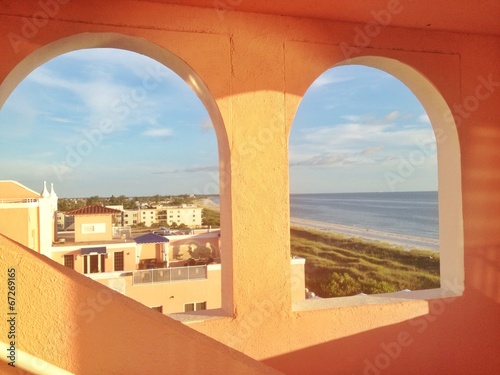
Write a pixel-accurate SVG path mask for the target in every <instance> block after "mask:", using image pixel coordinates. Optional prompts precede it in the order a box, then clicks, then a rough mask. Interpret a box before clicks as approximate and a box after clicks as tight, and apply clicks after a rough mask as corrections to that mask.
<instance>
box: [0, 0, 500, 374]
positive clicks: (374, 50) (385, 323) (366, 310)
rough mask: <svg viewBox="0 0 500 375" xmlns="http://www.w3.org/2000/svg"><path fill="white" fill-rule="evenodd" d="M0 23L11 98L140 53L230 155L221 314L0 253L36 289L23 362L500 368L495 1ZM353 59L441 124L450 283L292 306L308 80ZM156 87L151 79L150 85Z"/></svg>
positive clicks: (186, 370) (81, 11)
mask: <svg viewBox="0 0 500 375" xmlns="http://www.w3.org/2000/svg"><path fill="white" fill-rule="evenodd" d="M49 4H50V7H49ZM1 12H2V22H1V23H0V29H1V31H2V35H4V36H6V37H5V38H2V39H1V40H0V43H1V45H2V64H1V69H0V82H2V83H1V86H0V104H2V105H3V104H4V103H5V101H6V100H7V98H8V96H9V95H10V94H11V93H12V92H13V90H14V88H15V87H16V86H17V85H18V83H19V82H21V81H22V80H23V79H25V78H26V77H27V76H28V74H30V73H31V72H32V71H33V70H34V69H35V68H36V67H38V66H40V65H41V64H43V63H44V62H45V61H48V60H49V59H52V58H54V57H56V56H58V55H61V54H63V53H67V52H71V51H74V50H80V49H85V48H99V47H111V48H123V49H127V50H129V51H134V52H138V53H141V54H144V55H147V56H150V57H151V58H154V59H156V60H157V61H159V62H161V63H163V64H165V65H166V66H168V67H170V68H172V69H173V70H174V71H175V72H176V73H177V74H179V75H180V76H181V77H182V78H183V79H184V80H185V81H186V82H187V83H188V84H189V85H190V87H192V88H193V91H194V92H195V93H196V94H197V95H198V96H199V97H200V99H201V100H202V102H203V104H204V105H205V107H206V108H207V111H208V113H209V116H210V119H211V121H212V123H213V127H214V129H215V132H216V135H217V140H218V151H219V161H220V162H219V170H220V192H221V194H220V197H221V222H222V231H221V242H222V251H221V263H222V265H221V277H222V281H221V289H222V306H221V309H220V310H217V311H211V310H207V311H206V312H204V313H205V314H200V315H194V316H192V318H191V320H190V321H187V322H185V325H183V324H180V323H179V322H178V321H174V320H173V319H171V318H169V317H166V316H162V315H160V314H158V313H157V312H155V311H151V309H148V308H146V307H144V306H143V305H141V304H139V303H136V302H135V301H133V300H131V299H129V298H126V297H124V296H122V295H120V294H119V293H110V294H107V291H108V290H109V289H105V292H103V288H102V285H101V284H99V283H96V282H93V281H92V280H90V279H89V278H88V277H85V276H82V275H80V274H78V273H76V272H73V271H72V270H69V269H66V268H65V267H64V266H61V265H58V264H54V262H51V261H50V262H49V261H47V259H46V258H45V257H42V256H40V255H39V254H37V253H36V252H34V251H32V250H29V249H27V248H25V247H23V246H22V245H19V244H17V243H14V242H12V241H9V240H7V239H5V238H1V239H0V248H1V251H0V264H9V265H11V266H15V267H16V269H18V271H19V273H21V272H22V287H23V288H24V290H28V291H29V292H30V294H29V298H19V299H18V300H16V303H17V304H16V309H18V311H19V316H22V319H23V320H22V322H23V329H22V330H20V331H19V334H20V335H22V336H21V337H20V341H19V342H20V343H22V344H21V345H22V346H18V350H23V351H25V352H27V353H30V354H31V355H32V356H34V357H35V358H36V359H35V360H33V361H26V363H25V364H24V365H25V366H28V365H29V363H31V362H33V363H36V364H40V363H43V362H40V360H44V361H45V363H43V364H44V366H48V365H49V364H52V365H56V366H57V367H60V368H63V369H65V370H67V371H70V372H72V373H78V374H91V373H109V374H112V373H119V374H125V373H151V374H155V373H161V372H165V371H168V372H173V373H183V374H200V373H204V374H207V373H212V374H226V373H230V374H245V375H247V374H277V373H286V374H288V375H293V374H331V373H339V374H341V373H345V374H353V373H355V374H363V373H364V374H379V373H384V374H458V373H459V374H493V373H497V372H498V369H499V368H500V358H499V356H498V352H499V351H500V342H499V340H498V324H499V321H498V312H499V304H500V296H499V293H498V291H499V280H500V248H499V244H500V232H499V231H498V213H499V211H500V195H499V194H498V192H499V191H500V170H499V167H498V166H499V165H500V154H499V152H498V150H499V147H500V133H499V131H500V130H499V129H500V127H499V125H498V121H499V120H498V119H500V105H499V104H498V103H499V102H500V88H499V82H500V72H499V70H498V61H499V60H500V49H499V48H498V46H499V45H500V24H499V22H498V19H499V8H498V2H496V1H488V0H478V1H452V0H443V1H439V2H438V1H431V0H421V1H381V0H378V1H377V0H374V1H364V2H352V1H345V0H340V1H336V2H332V1H327V0H318V1H315V2H313V3H312V2H306V1H304V0H297V1H282V0H277V1H274V2H270V1H217V2H214V1H212V0H210V1H208V0H196V1H195V0H185V1H176V0H161V1H160V0H158V1H129V0H123V1H119V2H118V1H114V0H110V1H106V2H102V1H101V2H95V1H87V2H76V1H73V2H71V1H57V0H55V1H46V2H20V1H18V2H9V6H4V7H2V10H1ZM346 64H361V65H366V66H370V67H375V68H378V69H382V70H384V71H386V72H388V73H389V74H392V75H393V76H395V77H397V78H398V79H400V80H401V81H402V82H403V83H404V84H406V85H407V86H408V87H409V88H410V89H411V90H412V91H413V93H414V94H415V95H416V96H417V98H418V99H419V100H420V101H421V102H422V104H423V106H424V108H425V110H426V112H427V113H428V115H429V119H430V121H431V123H432V125H433V128H434V130H435V133H436V138H437V139H438V142H437V144H436V147H437V149H438V169H439V172H438V174H439V177H438V179H439V225H440V236H439V238H440V246H441V248H440V255H441V271H442V272H441V285H442V287H441V288H439V289H436V290H432V291H419V292H415V293H413V292H408V293H406V294H403V295H401V296H399V297H397V298H387V297H384V296H382V297H380V296H369V298H365V299H364V300H363V301H360V299H355V298H348V299H343V300H339V299H328V300H326V299H323V300H313V301H308V302H307V303H301V302H299V303H293V302H292V284H293V279H292V277H291V270H290V237H289V232H290V230H289V229H290V220H289V216H290V209H289V208H290V207H289V196H288V195H289V188H288V187H289V184H288V180H289V168H288V163H289V160H288V135H289V132H290V127H291V124H292V122H293V118H294V115H295V112H296V109H297V107H298V105H299V103H300V101H301V99H302V97H303V95H304V93H305V92H306V91H307V89H308V88H309V86H310V85H311V84H312V82H314V81H315V79H316V78H317V77H318V76H320V75H321V74H322V73H323V72H324V71H326V70H327V69H329V68H331V67H333V66H337V65H346ZM158 76H159V74H157V72H152V73H151V74H145V75H144V77H143V81H142V82H143V84H144V87H145V88H152V87H154V85H155V84H156V83H158V81H159V80H157V79H156V78H158ZM47 79H49V80H50V77H48V78H47ZM160 81H161V80H160ZM138 89H142V87H141V86H139V87H138ZM353 136H355V134H354V133H353ZM4 162H5V163H8V161H4ZM41 275H43V277H40V276H41ZM3 277H6V276H5V275H4V276H3ZM2 282H3V283H4V284H3V285H6V279H2ZM25 295H26V294H25ZM193 302H195V301H193ZM82 311H83V312H85V313H84V314H82ZM176 318H177V319H181V318H179V317H176ZM182 318H184V319H186V320H187V318H186V316H183V317H182ZM0 324H1V328H2V329H3V331H4V332H7V329H6V328H7V323H6V321H5V319H4V320H3V323H0ZM103 344H104V345H103ZM96 348H99V350H96ZM166 348H168V349H166ZM172 348H174V349H173V350H172ZM233 349H234V350H233ZM238 351H239V352H238ZM242 353H243V354H242ZM90 358H91V360H89V359H90ZM207 358H209V360H207ZM138 359H139V360H138ZM1 360H2V361H4V362H5V361H7V360H6V359H5V356H2V358H1ZM21 365H23V362H22V357H21V356H19V361H18V363H16V366H21ZM166 369H167V370H166ZM2 370H4V371H5V372H7V373H14V372H16V371H17V369H15V368H9V367H8V366H7V365H6V364H5V365H4V367H3V368H2ZM31 372H33V373H36V369H32V371H31ZM47 372H48V371H47ZM52 373H55V372H52Z"/></svg>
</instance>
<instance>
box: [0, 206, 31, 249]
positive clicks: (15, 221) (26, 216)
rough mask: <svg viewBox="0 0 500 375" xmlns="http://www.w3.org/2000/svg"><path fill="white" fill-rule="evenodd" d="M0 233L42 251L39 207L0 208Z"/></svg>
mask: <svg viewBox="0 0 500 375" xmlns="http://www.w3.org/2000/svg"><path fill="white" fill-rule="evenodd" d="M24 205H25V206H27V205H26V204H24ZM0 233H2V234H4V235H6V236H9V238H12V239H13V240H15V241H17V242H19V243H20V244H22V245H24V246H27V247H29V248H31V249H33V250H35V251H40V241H39V237H38V208H37V207H22V208H0Z"/></svg>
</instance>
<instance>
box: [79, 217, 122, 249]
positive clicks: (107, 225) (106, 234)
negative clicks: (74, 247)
mask: <svg viewBox="0 0 500 375" xmlns="http://www.w3.org/2000/svg"><path fill="white" fill-rule="evenodd" d="M85 224H97V225H104V231H103V232H100V233H82V226H83V225H85ZM112 238H113V233H112V229H111V215H89V216H87V215H78V216H75V242H86V241H109V240H111V239H112Z"/></svg>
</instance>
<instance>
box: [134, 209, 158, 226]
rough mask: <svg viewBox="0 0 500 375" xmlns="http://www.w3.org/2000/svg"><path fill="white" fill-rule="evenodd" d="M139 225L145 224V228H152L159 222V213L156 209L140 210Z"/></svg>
mask: <svg viewBox="0 0 500 375" xmlns="http://www.w3.org/2000/svg"><path fill="white" fill-rule="evenodd" d="M138 220H139V223H144V225H145V226H147V227H150V226H151V225H152V224H154V223H157V222H158V211H157V209H156V208H141V209H139V210H138Z"/></svg>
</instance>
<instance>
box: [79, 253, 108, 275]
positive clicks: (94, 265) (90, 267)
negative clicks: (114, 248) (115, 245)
mask: <svg viewBox="0 0 500 375" xmlns="http://www.w3.org/2000/svg"><path fill="white" fill-rule="evenodd" d="M105 264H106V254H89V255H84V256H83V273H100V272H106V271H105Z"/></svg>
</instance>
